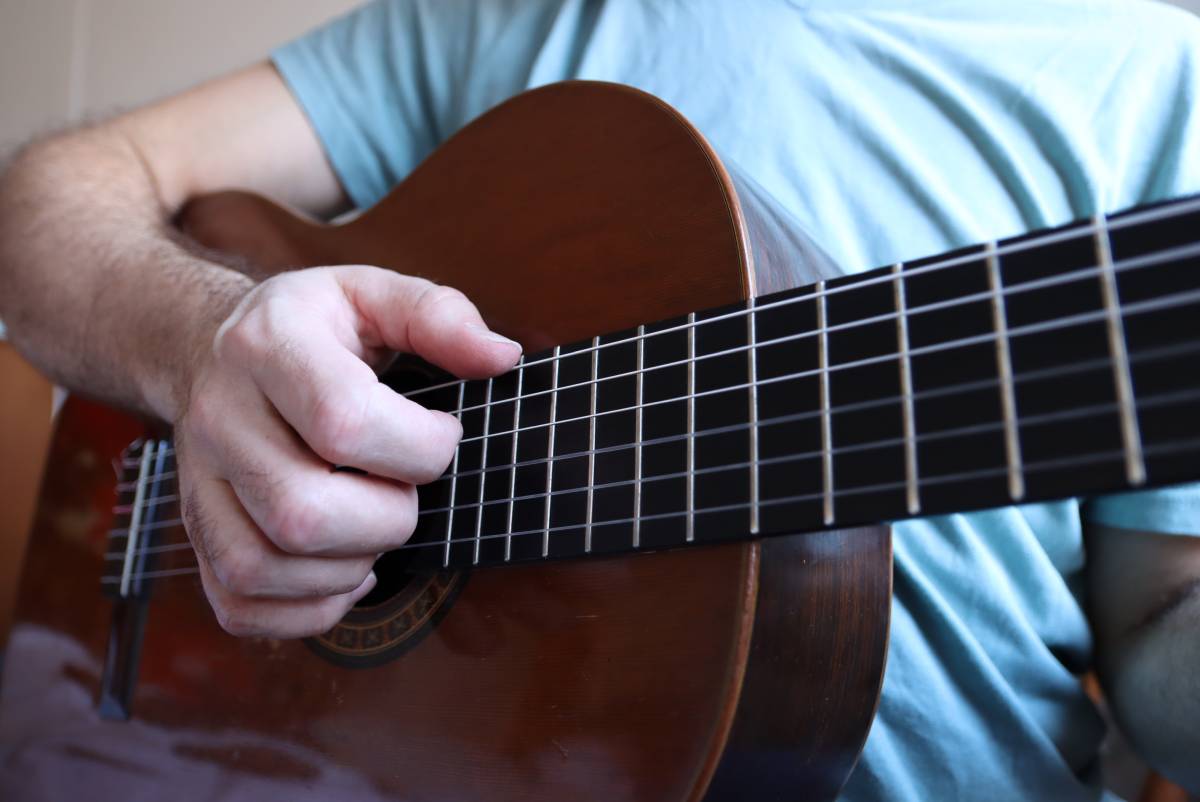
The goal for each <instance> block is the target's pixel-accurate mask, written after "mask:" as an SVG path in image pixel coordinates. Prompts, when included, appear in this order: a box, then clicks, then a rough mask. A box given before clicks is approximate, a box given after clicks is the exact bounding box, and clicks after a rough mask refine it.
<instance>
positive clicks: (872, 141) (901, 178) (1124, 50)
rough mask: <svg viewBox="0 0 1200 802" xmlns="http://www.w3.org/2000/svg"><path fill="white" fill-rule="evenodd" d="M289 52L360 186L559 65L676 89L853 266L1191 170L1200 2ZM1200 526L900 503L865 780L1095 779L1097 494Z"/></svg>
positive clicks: (1050, 214) (1147, 189) (504, 13)
mask: <svg viewBox="0 0 1200 802" xmlns="http://www.w3.org/2000/svg"><path fill="white" fill-rule="evenodd" d="M274 61H275V64H276V65H277V66H278V68H279V70H280V72H281V73H282V74H283V77H284V79H285V80H286V81H287V83H288V84H289V85H290V87H291V88H292V90H293V92H294V93H295V95H296V97H297V98H298V99H299V101H300V103H301V104H302V106H303V107H304V109H305V110H306V112H307V114H308V116H309V117H310V118H311V120H312V123H313V125H314V126H315V128H316V131H317V133H318V135H319V136H320V138H321V140H322V141H323V143H324V146H325V148H326V150H327V152H328V155H329V158H330V161H331V162H332V164H333V167H334V169H335V170H336V172H337V174H338V175H339V177H340V178H341V180H342V183H343V184H344V186H345V189H346V191H347V192H348V194H349V195H350V197H351V198H352V199H353V201H354V202H355V203H356V204H357V205H359V206H368V205H370V204H372V203H373V202H375V201H376V200H378V199H379V198H380V197H381V196H382V195H384V194H385V193H386V192H387V191H388V189H389V188H390V187H392V186H393V185H394V184H395V183H396V182H398V181H399V180H401V179H402V178H404V176H405V175H406V174H408V173H409V172H410V171H411V170H412V169H413V167H415V166H416V165H417V164H418V163H419V162H420V161H421V160H422V159H423V158H424V157H425V156H427V155H428V154H429V153H430V152H431V151H432V150H433V149H434V148H435V147H437V145H438V144H439V143H440V142H442V141H443V140H445V139H446V138H447V137H449V136H450V135H451V134H453V133H454V132H455V131H456V130H458V129H459V128H461V127H462V126H463V125H464V124H466V123H467V122H469V121H470V120H471V119H473V118H474V117H476V116H478V115H479V114H481V113H482V112H484V111H486V110H487V109H489V108H490V107H492V106H494V105H496V104H497V103H499V102H501V101H502V100H504V99H506V98H508V97H510V96H512V95H514V94H517V93H518V92H521V91H522V90H525V89H529V88H531V87H535V86H539V85H542V84H546V83H550V82H554V81H560V80H563V79H567V78H591V79H599V80H606V81H616V82H620V83H626V84H632V85H634V86H637V87H640V88H641V89H644V90H646V91H648V92H651V93H653V94H655V95H658V96H659V97H661V98H663V99H664V100H666V101H667V102H668V103H671V104H672V105H674V106H675V107H677V108H678V109H680V110H681V111H682V112H683V113H684V114H685V115H686V116H687V117H688V118H689V119H690V120H691V121H692V122H693V123H694V124H695V125H696V126H697V127H698V128H699V129H700V130H701V131H702V132H703V133H704V134H705V136H706V137H708V139H709V141H710V142H712V144H713V145H714V147H715V148H716V150H717V151H718V152H719V153H720V154H722V156H723V157H725V158H726V159H728V160H732V161H733V162H735V163H736V164H737V165H738V167H739V168H740V169H741V170H742V171H743V172H744V173H746V174H748V175H749V176H751V177H752V178H754V179H755V180H756V181H757V182H758V184H760V185H761V186H762V187H764V188H765V189H766V190H767V191H768V192H770V193H771V194H772V195H773V196H774V197H775V199H776V200H778V201H779V202H780V203H782V204H783V206H784V207H786V208H787V209H788V210H789V211H790V212H791V213H792V214H793V215H794V216H795V218H796V220H797V221H798V222H799V224H800V225H801V226H802V227H803V228H804V229H805V230H806V231H807V233H808V234H809V235H810V236H812V237H813V238H815V239H816V241H817V242H818V243H819V244H820V245H821V246H823V248H824V249H825V251H826V252H827V253H828V254H830V255H831V256H832V257H833V259H834V261H835V262H836V263H837V264H838V265H839V266H840V267H841V269H843V270H845V271H847V272H856V271H861V270H865V269H869V268H872V267H875V266H878V265H883V264H890V263H894V262H897V261H902V260H909V259H912V258H916V257H921V256H927V255H930V254H934V253H939V252H943V251H946V250H949V249H951V248H955V247H958V246H962V245H967V244H972V243H975V242H981V241H984V240H991V239H996V238H1000V237H1005V236H1009V235H1013V234H1018V233H1021V232H1024V231H1027V230H1030V229H1037V228H1043V227H1046V226H1052V225H1056V224H1059V223H1064V222H1067V221H1070V220H1074V219H1078V218H1082V217H1087V216H1090V215H1092V214H1094V213H1096V212H1100V211H1105V212H1108V211H1116V210H1120V209H1123V208H1127V207H1130V206H1134V205H1137V204H1139V203H1144V202H1148V201H1153V200H1158V199H1163V198H1169V197H1173V196H1178V195H1183V194H1191V193H1196V192H1200V114H1198V113H1197V110H1196V109H1197V105H1198V101H1200V97H1198V96H1200V24H1198V22H1197V21H1196V20H1195V19H1193V18H1192V17H1191V16H1189V15H1187V14H1185V13H1183V12H1180V11H1177V10H1174V9H1170V8H1168V7H1166V6H1161V5H1157V4H1150V3H1145V2H1117V0H1036V2H1034V1H1032V0H1001V1H995V0H940V2H939V1H935V0H927V1H926V2H916V1H915V0H914V2H900V0H876V1H875V2H866V1H865V0H824V1H823V0H808V1H807V2H805V1H804V0H793V1H792V2H786V1H785V0H755V1H754V2H731V1H730V0H708V1H707V2H683V0H644V2H636V1H635V0H624V1H621V0H612V2H576V1H574V0H545V1H544V2H543V1H540V0H511V1H510V2H500V1H499V0H492V1H491V2H478V3H475V2H455V1H453V0H428V2H418V1H416V0H398V1H397V2H383V3H379V4H375V5H369V6H367V7H365V8H363V9H362V10H360V11H357V12H355V13H353V14H351V15H349V16H348V17H345V18H344V19H342V20H340V21H337V22H335V23H334V24H332V25H330V26H328V27H326V28H324V29H322V30H319V31H317V32H315V33H313V34H310V35H308V36H306V37H304V38H303V39H301V40H299V41H297V42H294V43H292V44H290V45H287V46H285V47H283V48H282V49H280V50H279V51H277V52H276V53H275V54H274ZM1082 516H1087V517H1089V518H1090V519H1093V520H1097V521H1102V522H1106V523H1109V524H1112V525H1116V526H1121V527H1126V528H1142V529H1149V530H1157V531H1164V532H1172V533H1177V534H1192V533H1200V489H1197V488H1193V487H1186V488H1179V489H1174V490H1169V491H1159V492H1146V493H1139V494H1127V495H1125V496H1120V497H1109V498H1105V499H1099V500H1093V501H1090V502H1087V503H1082V502H1077V501H1067V502H1062V503H1057V504H1038V505H1028V506H1024V507H1009V508H1004V509H998V510H994V511H989V512H980V513H973V514H968V515H949V516H943V517H938V518H929V519H922V520H916V521H910V522H907V523H901V524H898V525H897V526H896V527H895V599H894V608H893V609H894V611H893V621H892V641H891V653H890V659H889V663H888V667H887V674H886V677H885V681H884V690H883V699H882V703H881V706H880V708H879V714H878V717H877V719H876V721H875V724H874V727H873V729H872V730H871V734H870V738H869V740H868V742H867V746H866V749H865V752H864V754H863V757H862V760H861V762H860V764H859V766H858V768H857V770H856V771H855V773H854V775H853V777H852V778H851V780H850V782H849V785H848V786H847V788H846V790H845V791H844V794H843V798H844V799H847V800H867V799H904V800H921V801H922V802H924V800H946V799H989V800H990V799H995V800H1031V799H1053V800H1062V801H1064V802H1068V801H1070V800H1094V799H1101V798H1104V796H1103V792H1102V791H1101V790H1100V787H1099V781H1098V776H1097V771H1098V757H1097V747H1098V745H1099V742H1100V740H1101V738H1102V736H1103V724H1102V722H1101V719H1100V717H1099V715H1098V714H1097V711H1096V710H1095V709H1094V707H1093V705H1092V704H1091V702H1090V701H1089V700H1088V698H1087V697H1086V696H1085V694H1084V692H1083V690H1082V689H1081V687H1080V682H1079V675H1080V674H1081V673H1082V672H1084V671H1086V670H1088V668H1089V666H1090V663H1091V656H1092V638H1091V634H1090V631H1089V627H1088V622H1087V618H1086V616H1085V613H1084V609H1083V606H1082V593H1083V570H1084V560H1085V553H1084V545H1083V538H1082V524H1081V517H1082Z"/></svg>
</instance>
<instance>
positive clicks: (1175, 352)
mask: <svg viewBox="0 0 1200 802" xmlns="http://www.w3.org/2000/svg"><path fill="white" fill-rule="evenodd" d="M1197 351H1200V343H1183V344H1177V345H1172V346H1164V347H1160V348H1154V349H1149V350H1144V351H1141V352H1134V353H1132V354H1130V355H1129V361H1130V363H1131V364H1144V363H1146V362H1153V361H1156V360H1160V359H1170V358H1172V357H1177V356H1183V355H1187V354H1191V353H1195V352H1197ZM1111 367H1112V362H1111V360H1110V359H1109V358H1107V357H1101V358H1097V359H1090V360H1084V361H1077V362H1072V363H1070V364H1067V365H1053V366H1050V367H1046V368H1040V369H1037V370H1031V371H1025V372H1023V373H1019V374H1015V375H1014V376H1013V384H1014V385H1019V384H1023V383H1026V382H1030V381H1037V380H1039V379H1044V378H1047V377H1055V378H1059V377H1062V376H1070V375H1073V374H1078V373H1087V372H1091V371H1095V370H1109V369H1111ZM1000 384H1001V380H1000V379H999V378H992V379H978V380H975V381H971V382H962V383H959V384H954V385H949V386H946V387H938V388H934V389H931V390H923V391H921V392H917V393H913V394H912V395H911V396H910V395H903V394H902V395H896V396H887V397H885V398H875V399H871V400H869V401H859V402H856V403H853V404H842V405H837V406H835V407H834V408H833V409H834V413H835V414H843V413H847V412H862V411H866V410H869V409H875V408H877V407H883V406H892V405H896V404H899V403H901V402H903V401H906V400H912V401H927V400H929V399H931V398H941V397H945V396H952V395H959V394H962V393H968V392H976V391H979V390H989V389H992V388H994V387H997V386H999V385H1000ZM1143 401H1144V399H1143ZM824 414H825V413H824V411H823V410H820V409H817V410H810V411H808V412H795V413H791V414H788V415H779V416H774V417H770V418H763V419H760V420H759V421H758V426H759V427H763V426H776V425H783V424H788V423H799V422H803V421H805V420H812V419H815V418H819V417H821V416H822V415H824ZM1033 423H1034V420H1033V419H1022V425H1027V424H1033ZM994 425H996V426H999V427H1003V422H1002V421H1001V422H997V423H996V424H994ZM751 426H752V424H750V423H734V424H727V425H725V426H716V427H710V428H708V429H700V430H698V431H696V432H693V433H691V434H675V435H664V436H661V437H655V438H650V439H643V440H641V441H638V442H636V443H620V444H617V445H611V446H600V447H597V448H592V449H588V450H585V451H580V452H572V453H568V454H558V455H556V456H555V457H554V459H558V460H566V459H576V458H582V457H586V456H589V455H601V454H607V453H615V452H618V451H626V450H629V449H631V448H635V447H637V446H639V445H640V446H641V447H643V448H645V447H648V446H655V445H662V444H666V443H674V442H679V441H682V440H686V439H688V438H689V437H696V438H699V437H706V436H711V435H718V434H729V433H732V432H738V431H743V430H746V429H749V428H751ZM934 434H937V433H936V432H930V433H927V434H918V435H917V439H918V441H920V440H921V439H922V438H929V437H930V436H931V435H934ZM895 442H903V439H902V438H900V439H895V438H893V439H888V440H883V441H869V442H867V443H863V444H858V445H856V446H853V447H842V448H850V449H852V450H860V449H862V448H864V447H870V446H872V445H875V444H881V445H880V446H879V447H883V445H892V444H894V443H895ZM839 451H840V449H837V448H835V449H834V453H837V452H839ZM546 461H547V460H546V459H544V458H537V459H530V460H524V461H517V462H515V463H506V464H504V465H490V466H486V467H484V468H481V469H479V471H476V473H478V472H484V473H486V472H492V471H495V472H499V471H510V470H515V469H516V468H521V467H526V466H529V465H539V464H541V463H543V462H546ZM459 475H460V476H462V475H464V474H462V473H460V474H459ZM468 475H470V474H468ZM441 478H445V476H443V477H439V479H438V480H437V481H440V480H441ZM543 495H544V494H537V497H541V496H543ZM171 500H174V497H172V499H171ZM504 501H507V499H500V500H495V501H491V502H487V503H501V502H504ZM475 506H477V505H474V504H464V505H459V506H457V507H455V509H473V508H474V507H475ZM449 509H450V508H449V507H442V508H437V509H431V510H422V511H421V513H420V514H421V515H424V514H432V513H435V512H447V511H449ZM131 511H132V508H131V505H127V504H126V505H119V506H117V507H114V508H113V512H115V513H118V514H127V513H129V512H131ZM176 523H178V521H176ZM143 528H145V527H143ZM124 531H125V530H123V529H113V530H110V531H109V533H108V535H109V537H119V536H121V535H122V534H123V533H124Z"/></svg>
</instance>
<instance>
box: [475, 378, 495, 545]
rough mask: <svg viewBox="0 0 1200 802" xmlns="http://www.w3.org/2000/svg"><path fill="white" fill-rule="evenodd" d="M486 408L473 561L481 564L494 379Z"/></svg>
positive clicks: (488, 389) (486, 393) (485, 393)
mask: <svg viewBox="0 0 1200 802" xmlns="http://www.w3.org/2000/svg"><path fill="white" fill-rule="evenodd" d="M483 397H484V406H483V443H481V444H480V446H479V451H480V456H479V471H480V473H479V505H478V506H479V509H478V510H477V511H476V513H475V550H474V555H473V556H472V559H471V561H472V562H473V563H474V564H475V565H478V564H479V545H480V543H479V541H480V538H479V536H480V535H481V534H483V500H484V498H485V496H484V488H485V487H486V486H487V474H488V472H487V460H488V436H489V432H488V428H489V427H490V426H491V425H492V379H490V378H489V379H488V380H487V385H486V386H485V387H484V391H483Z"/></svg>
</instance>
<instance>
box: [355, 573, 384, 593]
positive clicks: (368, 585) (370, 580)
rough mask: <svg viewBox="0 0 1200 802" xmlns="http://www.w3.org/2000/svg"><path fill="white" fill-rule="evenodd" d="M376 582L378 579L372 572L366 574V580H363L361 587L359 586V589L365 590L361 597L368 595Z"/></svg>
mask: <svg viewBox="0 0 1200 802" xmlns="http://www.w3.org/2000/svg"><path fill="white" fill-rule="evenodd" d="M378 581H379V578H378V577H376V576H375V572H374V571H372V572H371V573H369V574H367V578H366V579H364V580H363V583H362V585H360V587H362V588H365V590H363V595H364V596H366V595H367V594H368V593H370V592H371V591H372V590H374V589H375V583H376V582H378Z"/></svg>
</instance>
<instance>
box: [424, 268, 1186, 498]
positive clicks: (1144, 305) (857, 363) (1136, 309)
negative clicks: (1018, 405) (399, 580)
mask: <svg viewBox="0 0 1200 802" xmlns="http://www.w3.org/2000/svg"><path fill="white" fill-rule="evenodd" d="M1196 302H1200V290H1188V291H1185V292H1176V293H1169V294H1167V295H1164V296H1160V297H1157V298H1152V299H1149V300H1145V301H1139V302H1137V303H1133V304H1128V305H1126V306H1125V307H1124V309H1123V317H1132V316H1135V315H1140V314H1146V313H1149V312H1157V311H1162V310H1164V309H1170V308H1174V307H1177V306H1185V305H1187V304H1190V303H1196ZM1107 318H1108V312H1107V311H1106V310H1095V311H1092V312H1083V313H1079V314H1076V315H1070V316H1067V317H1063V318H1057V319H1054V320H1049V321H1042V322H1039V323H1031V324H1027V325H1024V326H1018V327H1014V328H1011V329H1009V330H1008V332H1007V334H1006V337H1007V339H1008V340H1010V341H1011V340H1013V339H1015V338H1017V337H1021V336H1026V335H1029V334H1038V333H1044V332H1048V331H1058V330H1062V329H1067V328H1072V327H1075V326H1081V325H1086V324H1088V323H1095V322H1100V321H1104V320H1107ZM999 336H1000V335H999V334H998V333H996V332H994V331H993V332H989V333H987V334H977V335H972V336H970V337H963V338H959V339H956V340H948V341H946V342H942V343H934V344H932V345H927V346H921V347H918V348H911V349H909V356H910V358H911V357H914V356H922V355H926V354H931V353H939V352H943V351H949V350H955V349H958V348H965V347H969V346H972V345H981V344H985V343H990V342H995V341H996V340H997V339H998V338H999ZM895 358H896V355H895V354H890V353H889V354H881V355H878V356H873V357H866V358H863V359H858V360H853V361H851V362H842V363H837V364H833V365H829V366H828V367H825V368H813V369H809V370H805V371H797V372H793V373H788V374H782V375H780V376H773V377H770V378H766V379H757V380H756V383H755V387H762V386H766V385H771V384H777V383H780V382H786V381H796V380H798V379H803V378H810V377H814V376H820V375H823V374H829V373H835V372H840V371H844V370H850V369H853V368H859V367H866V366H869V365H874V364H880V363H885V362H890V361H894V360H895ZM1014 378H1015V377H1014ZM749 387H750V383H749V382H743V383H740V384H734V385H729V386H725V387H717V388H713V389H710V390H703V391H700V392H695V393H688V394H684V395H680V396H672V397H670V398H664V399H658V400H655V401H647V402H644V403H643V404H641V405H640V407H639V406H637V405H634V406H629V407H621V408H617V409H611V410H605V411H603V412H598V413H596V415H595V416H594V417H595V418H600V417H604V416H607V415H616V414H620V413H623V412H631V411H634V410H636V409H639V408H640V409H643V410H644V409H647V408H649V407H655V406H661V405H665V404H671V403H677V402H680V401H686V400H687V399H689V398H703V397H707V396H712V395H719V394H721V393H728V392H736V391H739V390H746V389H748V388H749ZM893 400H895V401H897V402H900V401H903V400H905V399H904V398H903V397H900V396H897V397H895V398H894V399H893ZM829 412H830V413H831V414H837V413H838V412H839V409H838V407H837V406H834V407H831V408H830V410H829ZM592 419H593V416H591V415H581V416H577V417H573V418H565V419H562V420H558V421H555V422H554V423H553V425H554V426H563V425H566V424H570V423H575V422H579V421H587V420H592ZM550 425H551V424H550V423H537V424H530V425H529V426H523V427H519V428H517V429H505V430H503V431H499V432H488V433H486V434H482V435H478V436H475V437H465V438H463V439H462V440H461V441H460V443H459V444H460V445H463V444H466V443H471V442H477V441H480V440H483V439H485V438H488V439H490V438H496V437H502V436H505V435H509V434H513V433H514V432H517V433H519V432H527V431H532V430H535V429H542V428H547V427H549V426H550ZM586 453H587V452H578V454H574V453H573V454H562V455H556V456H555V457H554V458H555V459H563V458H571V457H574V456H586ZM550 459H551V458H550V457H546V458H544V459H540V460H531V461H526V462H524V463H515V464H505V465H497V466H491V467H489V468H487V470H493V469H494V470H507V469H509V468H513V467H519V466H520V465H522V464H535V463H537V462H548V461H549V460H550ZM482 472H485V471H483V470H469V471H459V472H455V473H454V474H445V475H443V477H441V478H448V477H449V476H451V475H453V476H456V477H462V476H471V475H474V474H477V473H482Z"/></svg>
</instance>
